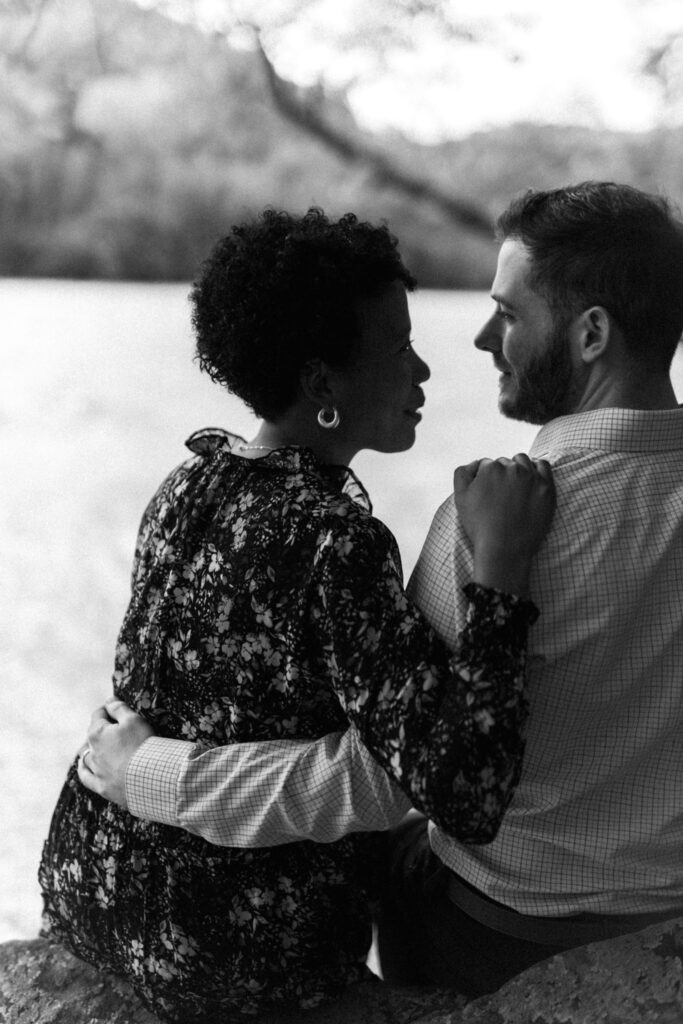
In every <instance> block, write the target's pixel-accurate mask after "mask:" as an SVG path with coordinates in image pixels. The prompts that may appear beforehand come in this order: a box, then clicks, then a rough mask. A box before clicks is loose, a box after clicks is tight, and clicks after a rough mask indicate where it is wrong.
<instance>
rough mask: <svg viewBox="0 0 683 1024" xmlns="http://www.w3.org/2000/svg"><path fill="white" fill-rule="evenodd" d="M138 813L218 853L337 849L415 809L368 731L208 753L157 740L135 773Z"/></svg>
mask: <svg viewBox="0 0 683 1024" xmlns="http://www.w3.org/2000/svg"><path fill="white" fill-rule="evenodd" d="M126 797H127V799H128V806H129V810H130V811H131V813H132V814H134V815H135V816H136V817H138V818H145V819H147V820H151V821H160V822H162V823H163V824H166V825H175V826H177V827H178V828H183V829H185V830H186V831H188V832H193V833H195V834H196V835H201V836H202V837H203V838H204V839H206V840H208V841H209V842H210V843H215V844H216V845H218V846H237V847H255V846H279V845H281V844H283V843H291V842H293V841H294V840H295V839H315V840H316V841H317V842H319V843H331V842H334V841H335V840H337V839H340V838H341V837H342V836H343V835H346V834H347V833H348V832H365V831H374V830H382V829H387V828H391V826H392V825H396V824H398V822H399V821H400V820H401V818H402V817H403V816H404V815H405V813H406V811H408V810H409V809H410V801H409V800H408V798H407V797H406V796H405V795H404V793H403V792H402V791H401V790H400V789H399V788H398V786H396V785H395V784H394V783H393V782H392V781H391V779H390V778H389V776H388V775H387V774H386V773H385V772H384V771H383V770H382V769H381V768H380V767H379V765H378V764H377V763H376V762H375V761H374V760H373V759H372V757H371V756H370V754H369V753H368V751H367V748H366V747H365V746H363V744H362V742H361V740H360V738H359V736H358V733H357V732H356V730H355V729H354V728H353V727H351V728H349V729H347V730H346V732H343V733H342V732H335V733H329V734H328V735H327V736H323V737H322V739H320V740H317V741H311V740H268V741H263V742H258V743H233V744H230V745H229V746H225V747H214V748H212V749H211V750H207V751H205V752H204V753H201V754H198V752H197V748H196V747H195V745H194V744H193V743H188V742H186V741H184V740H174V739H165V738H162V737H158V736H153V737H150V738H149V739H148V740H145V742H144V743H143V744H142V746H141V747H140V748H139V750H138V751H137V753H136V754H135V755H134V757H133V758H132V759H131V761H130V763H129V765H128V770H127V774H126Z"/></svg>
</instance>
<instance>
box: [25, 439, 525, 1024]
mask: <svg viewBox="0 0 683 1024" xmlns="http://www.w3.org/2000/svg"><path fill="white" fill-rule="evenodd" d="M240 440H241V439H237V438H235V437H234V436H233V435H229V434H226V433H225V432H223V431H217V430H210V431H201V432H199V433H197V434H195V435H193V437H192V438H191V439H190V441H189V442H188V445H189V447H190V448H191V450H192V451H193V452H194V453H195V457H194V458H192V459H190V460H189V461H187V462H185V463H184V464H183V465H181V466H180V467H178V468H177V469H176V470H175V471H174V472H172V473H171V475H170V476H169V477H168V479H167V480H166V481H165V482H164V483H163V484H162V486H161V487H160V489H159V490H158V492H157V494H156V495H155V496H154V498H153V499H152V501H151V502H150V504H149V506H148V508H147V510H146V512H145V515H144V517H143V520H142V524H141V527H140V532H139V537H138V543H137V548H136V555H135V563H134V568H133V578H132V597H131V601H130V605H129V608H128V611H127V614H126V616H125V619H124V622H123V625H122V628H121V633H120V636H119V641H118V645H117V651H116V664H115V673H114V689H115V693H116V696H117V697H120V698H121V699H122V700H124V701H126V703H128V704H130V705H131V706H132V707H133V708H134V709H135V710H136V711H138V712H140V713H141V714H143V715H144V716H145V717H146V718H147V719H148V720H149V721H150V722H151V723H152V724H153V726H154V728H155V729H156V731H157V732H158V733H159V734H161V735H165V736H174V737H179V738H183V739H189V740H192V741H194V742H196V743H197V744H198V745H199V746H200V747H201V748H206V749H208V748H209V747H212V746H216V745H222V744H226V743H239V742H241V741H245V740H259V739H263V740H268V739H274V738H292V739H294V738H317V737H319V736H321V735H324V734H325V733H327V732H331V731H335V730H339V729H344V728H346V727H347V726H348V723H349V722H352V723H353V724H354V725H355V726H356V727H357V728H358V730H359V731H360V733H361V735H362V737H363V740H364V742H365V743H366V745H367V746H368V748H369V749H370V750H371V751H372V753H373V755H374V756H375V757H376V759H377V760H378V761H379V762H380V763H381V764H382V765H383V766H384V768H385V769H386V770H387V771H388V772H389V773H390V774H391V775H392V776H393V778H394V779H396V780H397V782H398V783H399V784H400V785H401V786H402V787H403V788H404V789H405V791H406V792H407V793H408V795H409V796H410V798H411V799H412V801H413V803H414V805H415V806H416V807H418V808H419V809H420V810H422V811H423V812H424V813H425V814H427V815H428V816H429V817H430V818H432V819H433V820H435V821H437V822H438V823H439V824H440V825H441V826H442V827H443V828H444V829H446V830H447V831H448V832H450V833H451V834H453V835H455V836H457V837H458V838H460V839H462V840H463V841H469V842H485V841H487V840H489V839H491V838H492V837H493V836H494V834H495V831H496V829H497V827H498V824H499V822H500V819H501V817H502V814H503V812H504V810H505V807H506V806H507V803H508V802H509V800H510V798H511V796H512V792H513V789H514V786H515V784H516V782H517V780H518V777H519V770H520V764H521V757H522V753H523V738H522V737H523V726H524V722H525V718H526V713H527V706H526V700H525V696H524V688H523V669H524V653H525V644H526V634H527V628H528V625H529V624H530V622H532V621H533V619H534V617H535V614H536V613H535V609H534V608H533V606H532V605H530V604H529V603H527V602H524V601H520V600H519V599H518V598H514V597H511V596H509V595H503V594H500V593H498V592H497V591H492V590H486V589H484V588H481V587H478V586H476V585H474V584H470V585H469V587H468V588H467V592H468V596H469V599H470V618H469V623H468V626H467V628H466V629H465V631H464V634H463V636H462V638H461V643H460V646H459V649H458V651H456V652H455V653H452V652H449V651H448V650H447V649H446V648H445V647H444V645H443V644H442V643H441V642H440V641H439V640H438V639H437V637H436V636H435V634H434V633H433V631H432V630H431V629H430V627H429V626H428V625H427V623H426V622H425V620H424V619H423V618H422V616H421V615H420V613H419V612H418V611H417V609H415V608H414V607H413V606H411V604H410V603H409V602H408V600H407V599H406V597H405V594H404V591H403V585H402V576H401V566H400V560H399V555H398V550H397V547H396V544H395V541H394V539H393V537H392V535H391V534H390V532H389V531H388V530H387V529H386V527H385V526H383V524H382V523H380V522H379V521H378V520H376V519H374V518H373V516H372V514H371V509H370V506H369V501H368V499H367V495H366V494H365V492H364V491H363V489H362V487H361V485H360V484H359V482H358V481H357V480H356V478H355V477H354V476H353V474H352V473H350V471H348V470H343V469H335V468H329V467H321V466H320V465H319V464H318V463H317V462H316V460H315V459H314V457H313V455H312V453H311V452H309V451H308V450H306V449H296V448H284V449H279V450H277V451H274V452H272V453H271V454H270V455H268V456H266V457H264V458H261V459H257V460H248V459H245V458H243V457H241V456H239V455H237V454H236V453H235V451H234V448H235V445H236V444H237V443H238V442H239V441H240ZM375 843H376V837H373V836H372V835H361V834H355V835H349V836H346V837H345V838H344V839H342V840H340V841H338V842H335V843H330V844H316V843H312V842H307V841H306V842H294V843H291V844H289V845H285V846H279V847H275V848H272V849H253V850H244V849H226V848H222V847H217V846H212V845H211V844H209V843H207V842H206V841H205V840H203V839H201V838H200V837H198V836H194V835H191V834H189V833H187V832H184V831H182V830H180V829H176V828H171V827H169V826H166V825H161V824H157V823H153V822H146V821H142V820H139V819H136V818H133V817H132V816H131V815H129V814H128V813H127V812H125V811H123V810H121V809H119V808H118V807H117V806H116V805H114V804H111V803H109V802H107V801H105V800H102V799H101V798H99V797H97V796H96V795H93V794H91V793H89V792H88V791H87V790H86V789H84V788H83V787H82V786H81V785H80V784H79V782H78V777H77V774H76V770H75V765H73V766H72V768H71V769H70V771H69V774H68V777H67V780H66V783H65V785H64V788H63V790H62V793H61V795H60V798H59V801H58V804H57V807H56V810H55V813H54V817H53V821H52V825H51V828H50V833H49V836H48V839H47V841H46V843H45V847H44V851H43V857H42V861H41V866H40V881H41V886H42V890H43V897H44V906H45V920H46V928H47V929H48V931H49V932H50V933H51V934H53V935H54V936H55V937H56V938H58V939H59V940H60V941H63V942H64V943H66V944H67V945H68V946H69V947H70V948H71V949H72V950H73V951H74V952H75V953H76V954H77V955H78V956H80V957H82V958H83V959H85V960H87V961H89V962H91V963H93V964H96V965H97V966H99V967H100V968H102V969H105V970H111V971H114V972H117V973H120V974H123V975H125V976H126V977H127V978H128V979H129V980H130V981H131V982H132V983H133V984H134V985H135V987H136V989H137V991H138V992H139V994H140V995H141V997H142V998H143V1000H144V1001H145V1003H146V1005H147V1006H148V1007H149V1008H150V1009H152V1010H153V1011H154V1012H156V1013H157V1014H158V1015H159V1016H160V1017H161V1018H162V1019H164V1020H168V1021H178V1022H180V1021H182V1022H184V1024H190V1022H210V1021H217V1020H220V1021H222V1022H227V1021H230V1020H236V1019H240V1018H241V1019H243V1018H244V1016H248V1015H252V1016H253V1015H256V1014H258V1013H259V1012H268V1011H270V1010H274V1009H277V1008H283V1007H296V1006H299V1007H311V1006H314V1005H317V1004H318V1003H320V1002H321V1001H323V1000H325V999H329V998H331V997H332V996H334V995H335V994H337V993H339V991H340V990H341V989H342V988H343V987H345V986H346V985H348V984H350V983H351V982H354V981H357V980H360V979H362V978H364V977H367V976H368V972H367V968H366V967H365V959H366V955H367V952H368V948H369V945H370V939H371V919H370V910H369V900H370V898H371V896H372V867H373V864H374V860H375V858H374V856H373V851H374V847H375Z"/></svg>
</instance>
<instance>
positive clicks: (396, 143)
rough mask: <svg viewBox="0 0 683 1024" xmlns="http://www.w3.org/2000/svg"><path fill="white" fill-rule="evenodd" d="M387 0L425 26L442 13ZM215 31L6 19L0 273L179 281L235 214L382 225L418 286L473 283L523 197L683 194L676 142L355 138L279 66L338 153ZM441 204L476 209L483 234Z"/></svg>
mask: <svg viewBox="0 0 683 1024" xmlns="http://www.w3.org/2000/svg"><path fill="white" fill-rule="evenodd" d="M295 2H302V0H283V3H285V4H286V3H289V4H290V6H291V4H292V3H295ZM400 2H401V4H402V5H403V6H407V5H412V6H411V10H412V9H413V8H414V9H416V10H417V8H421V9H422V8H424V9H425V10H427V13H429V14H430V16H431V14H433V13H434V11H433V10H431V13H430V10H428V9H433V8H435V6H436V5H435V4H434V3H431V2H428V0H400ZM366 6H368V7H370V6H371V5H367V4H366ZM175 13H176V15H177V14H178V12H177V11H176V12H175ZM195 13H196V12H195ZM224 28H225V26H224V27H223V29H224ZM223 29H221V30H220V31H212V32H207V31H206V30H205V29H204V28H202V27H201V26H197V25H196V24H190V23H188V21H187V20H181V19H180V18H179V17H177V16H176V17H175V18H170V17H168V15H167V13H164V12H163V11H160V10H156V9H153V8H152V7H151V6H150V7H149V9H145V8H144V7H141V6H140V5H138V4H135V3H132V2H130V0H40V2H38V0H7V2H6V3H5V4H4V5H3V6H2V7H0V132H1V133H2V139H3V145H2V147H1V148H0V228H1V230H0V272H2V273H4V274H5V275H22V274H31V275H53V276H76V277H110V278H116V277H125V278H135V279H141V280H145V279H187V278H189V277H190V276H192V275H193V273H194V271H195V269H196V266H197V263H198V261H199V260H200V259H201V258H203V256H204V255H205V254H206V253H207V251H208V249H209V247H210V246H211V245H212V244H213V242H214V241H215V239H216V238H217V237H219V236H220V235H221V234H222V233H224V232H225V231H226V230H227V228H228V226H229V225H230V224H231V223H234V222H235V221H236V220H238V219H241V218H243V217H244V216H245V215H247V214H249V213H251V212H254V211H256V210H258V209H261V208H262V207H263V206H265V205H273V206H276V207H282V208H287V209H292V210H299V211H303V210H305V209H306V208H307V207H308V206H310V205H320V206H322V207H323V208H324V209H325V210H326V211H327V212H329V213H332V214H341V213H344V212H346V211H347V210H353V211H354V212H357V213H358V214H359V215H361V216H363V217H367V218H370V219H373V220H378V219H386V220H387V221H388V222H389V225H390V227H391V228H392V230H393V231H395V233H396V234H398V235H399V237H400V239H401V242H402V250H403V252H404V254H405V256H406V259H407V261H408V263H409V265H410V266H411V268H412V269H413V270H414V272H415V273H416V274H417V276H418V278H419V279H420V281H421V283H422V284H423V285H434V286H436V285H438V286H445V287H456V286H460V287H486V286H487V285H488V283H489V280H490V274H491V270H492V267H493V263H494V259H495V249H494V245H493V243H492V241H491V239H490V233H489V230H488V227H486V231H485V232H484V231H483V230H482V226H484V225H487V224H489V223H491V222H492V220H493V219H494V217H495V215H496V214H497V213H498V212H499V210H500V209H501V207H502V206H503V205H504V204H505V202H507V200H508V199H509V197H510V196H511V195H512V194H513V193H515V192H518V191H519V190H520V189H523V188H526V187H529V186H546V185H557V184H562V183H565V182H566V181H569V180H577V179H580V178H587V177H611V178H618V179H620V180H626V181H631V182H633V183H634V184H636V185H640V186H642V187H646V188H649V189H654V190H663V191H667V192H669V193H670V194H673V195H674V196H675V197H676V198H677V199H678V200H679V201H681V200H683V183H682V182H681V176H680V166H681V156H682V151H683V133H682V132H681V131H664V130H663V129H662V130H660V131H658V132H654V133H650V134H648V135H644V136H629V135H624V134H615V133H606V132H599V133H598V132H591V131H588V130H585V129H566V128H562V129H554V128H550V127H545V128H544V127H540V126H533V125H517V126H514V127H512V128H509V129H506V130H503V131H498V132H490V133H481V134H478V135H474V136H472V137H470V138H468V139H466V140H462V141H460V142H453V143H444V144H441V145H438V146H419V145H417V144H415V143H411V142H409V141H408V140H407V139H405V138H403V137H402V136H400V135H398V134H397V133H385V134H383V135H382V136H372V137H371V136H369V135H368V134H367V133H363V132H361V131H360V129H359V128H358V127H357V125H356V124H355V122H354V119H353V116H352V114H351V111H350V109H349V106H348V103H347V102H346V99H345V94H344V91H343V90H342V89H330V88H328V87H326V86H323V85H320V84H316V85H313V86H310V87H301V86H293V85H292V84H291V83H288V82H287V81H286V80H285V79H284V78H283V76H282V74H280V73H279V72H275V73H276V74H277V76H278V88H281V89H284V91H285V92H286V94H287V95H289V96H295V98H296V101H297V104H298V109H300V108H301V107H303V108H304V109H309V110H312V111H318V112H319V116H321V117H323V118H324V121H325V124H326V125H332V127H333V130H334V131H335V132H337V133H338V134H339V135H340V136H341V137H342V138H343V139H350V140H351V145H352V148H353V149H355V151H356V152H358V151H360V152H361V153H362V154H363V155H362V158H360V159H357V158H355V157H354V156H353V154H352V157H351V158H348V157H346V156H345V155H344V154H342V153H340V152H339V151H338V149H337V150H335V148H334V147H333V146H330V144H329V141H328V140H325V139H324V138H323V137H322V136H321V134H320V133H319V132H318V133H311V131H310V130H309V128H308V127H307V126H306V125H305V124H302V123H301V121H300V120H298V121H297V118H296V117H294V118H292V117H285V116H283V113H282V110H281V109H278V107H277V106H276V105H275V104H274V102H273V84H272V82H269V79H268V73H267V72H268V68H269V67H271V68H272V69H273V70H274V68H275V65H274V63H273V61H272V59H271V57H270V56H269V57H268V59H267V61H264V60H263V55H262V57H261V58H259V54H258V52H255V51H254V50H253V49H248V48H245V46H244V45H238V43H239V39H235V38H234V37H233V36H230V37H229V38H228V36H227V35H226V33H225V31H224V30H223ZM321 111H322V113H321ZM368 154H369V156H368ZM378 158H379V159H378ZM383 161H384V162H383ZM397 169H398V172H399V176H398V178H397ZM401 174H402V175H403V180H399V178H400V175H401ZM406 180H408V181H409V182H410V181H412V182H417V183H418V186H419V184H420V183H424V182H427V183H428V184H429V190H428V191H427V192H424V193H420V191H419V188H418V187H415V188H414V189H413V191H412V192H411V191H410V189H407V188H406ZM435 195H436V196H438V195H441V197H442V201H441V202H439V201H435V198H434V197H435ZM447 201H453V202H454V203H456V204H458V206H459V210H460V212H462V211H463V210H468V209H471V210H475V211H479V212H480V215H481V224H480V225H479V227H478V229H477V230H472V227H471V225H470V226H469V227H463V221H462V217H460V219H458V216H457V215H454V216H450V215H448V214H447V212H445V206H444V202H447Z"/></svg>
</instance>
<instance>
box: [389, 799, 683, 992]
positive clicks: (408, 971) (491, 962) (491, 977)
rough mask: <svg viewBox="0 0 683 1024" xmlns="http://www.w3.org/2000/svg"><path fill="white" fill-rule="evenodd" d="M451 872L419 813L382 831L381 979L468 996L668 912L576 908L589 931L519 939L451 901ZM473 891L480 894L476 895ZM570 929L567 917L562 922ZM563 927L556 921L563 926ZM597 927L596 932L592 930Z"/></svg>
mask: <svg viewBox="0 0 683 1024" xmlns="http://www.w3.org/2000/svg"><path fill="white" fill-rule="evenodd" d="M454 877H455V876H454V875H453V873H452V872H451V871H450V870H449V869H448V868H447V867H445V866H444V864H443V863H442V862H441V861H440V860H439V858H438V857H437V856H436V855H435V854H434V853H433V852H432V849H431V846H430V843H429V837H428V835H427V821H426V819H425V818H422V817H421V816H416V817H409V818H408V819H407V820H406V821H405V822H403V823H402V824H401V825H399V827H398V828H396V829H394V830H393V831H392V832H390V833H387V837H386V854H385V864H384V867H383V872H382V893H381V900H380V908H379V914H378V922H377V924H378V935H377V945H378V952H379V959H380V963H381V967H382V974H383V976H384V980H385V981H387V982H391V983H393V984H396V985H435V986H438V987H439V988H451V989H455V990H456V991H457V992H460V993H461V994H463V995H465V996H468V997H470V998H476V997H477V996H481V995H486V994H488V993H490V992H495V991H496V989H498V988H500V987H501V985H503V984H505V982H506V981H509V979H510V978H512V977H514V976H515V975H516V974H520V973H521V972H522V971H524V970H526V969H527V968H528V967H531V966H532V965H533V964H535V963H538V962H539V961H541V960H545V959H546V958H547V957H550V956H554V955H555V954H556V953H561V952H563V951H564V950H566V949H571V948H572V947H573V946H580V945H583V944H584V942H586V941H596V940H598V939H599V938H605V937H608V935H609V934H610V933H612V934H614V933H619V934H624V933H625V932H628V931H636V930H638V929H639V928H641V927H645V926H646V924H647V923H652V921H653V920H662V919H664V918H666V917H671V916H675V914H674V912H672V911H669V912H668V913H667V914H662V915H661V916H652V917H651V918H647V917H637V916H636V917H632V918H629V917H622V918H605V917H595V916H593V915H582V916H581V917H579V918H574V919H571V921H577V922H581V924H579V925H578V928H579V929H581V928H588V929H589V930H590V931H591V932H592V931H593V930H595V934H594V935H593V936H592V937H591V938H584V939H582V938H580V937H577V936H573V937H570V936H568V935H565V936H564V937H563V940H562V941H561V942H559V943H558V944H556V945H550V944H547V943H544V942H539V941H536V936H535V937H534V941H527V940H526V939H524V938H519V937H516V936H514V937H513V936H512V935H508V934H504V933H503V932H501V931H499V930H496V929H495V928H493V927H489V926H487V925H484V924H481V923H480V921H478V920H475V919H474V918H472V917H470V916H469V915H468V914H466V913H465V912H464V911H463V910H462V909H460V907H459V906H456V904H455V903H454V902H453V900H452V899H451V897H450V895H449V889H450V890H451V892H452V887H453V879H454ZM477 898H478V899H482V897H481V895H480V894H479V895H478V896H477ZM483 899H484V900H485V899H486V898H485V897H483ZM494 906H495V907H498V906H499V905H498V904H494ZM508 913H509V911H508ZM519 920H520V921H522V922H526V921H531V922H532V927H533V922H534V920H535V921H538V919H533V918H532V919H529V918H525V917H524V915H519ZM546 920H547V921H548V924H550V925H551V930H552V932H553V938H554V936H555V932H556V931H559V932H560V933H561V932H562V930H563V923H564V922H562V921H561V922H559V923H558V925H557V926H556V925H554V924H552V919H546ZM568 920H570V919H564V921H565V922H566V921H568ZM584 922H589V923H588V924H584ZM576 928H577V925H575V924H571V925H570V926H569V929H576ZM569 929H567V927H566V926H564V930H565V931H568V930H569ZM603 929H605V931H604V934H600V932H601V931H602V930H603Z"/></svg>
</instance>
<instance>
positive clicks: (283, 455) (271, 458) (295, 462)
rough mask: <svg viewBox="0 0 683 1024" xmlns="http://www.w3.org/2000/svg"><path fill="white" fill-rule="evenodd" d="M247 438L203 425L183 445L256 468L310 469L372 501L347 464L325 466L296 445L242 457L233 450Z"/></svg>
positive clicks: (341, 490)
mask: <svg viewBox="0 0 683 1024" xmlns="http://www.w3.org/2000/svg"><path fill="white" fill-rule="evenodd" d="M246 443H247V442H246V441H245V440H244V438H243V437H240V436H239V434H233V433H231V432H230V431H227V430H223V429H222V428H221V427H206V428H204V429H203V430H197V431H195V433H194V434H192V435H191V437H189V438H188V439H187V441H186V442H185V444H186V446H187V447H188V448H189V449H190V451H191V452H194V454H195V455H206V456H213V455H215V454H217V453H219V452H224V453H227V454H229V455H231V456H232V457H233V458H238V459H239V460H240V462H243V463H244V462H248V465H249V466H250V467H251V468H253V469H254V470H256V471H260V472H264V473H269V472H273V471H274V470H278V471H280V472H282V470H285V471H286V472H288V473H313V474H314V475H316V476H318V477H323V478H324V480H325V481H326V482H327V483H328V484H331V485H332V486H333V487H334V489H335V490H336V491H338V492H339V493H340V494H345V495H346V496H347V497H349V498H351V499H352V500H353V501H355V502H356V503H357V504H358V505H361V506H362V507H363V508H366V509H367V510H368V512H372V502H371V501H370V496H369V494H368V492H367V491H366V490H365V488H364V487H363V484H362V483H361V482H360V480H359V479H358V477H357V476H356V474H355V473H354V472H353V471H352V470H350V469H349V468H348V466H326V465H323V464H322V463H320V462H318V460H317V459H316V457H315V455H314V454H313V452H312V451H311V449H310V448H300V447H297V446H294V445H289V446H286V447H283V448H274V449H273V450H272V451H270V452H268V454H267V455H264V456H263V457H262V458H259V459H248V460H247V459H244V458H243V457H242V456H241V455H238V454H236V453H235V449H236V448H237V447H238V446H239V445H242V444H246Z"/></svg>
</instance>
